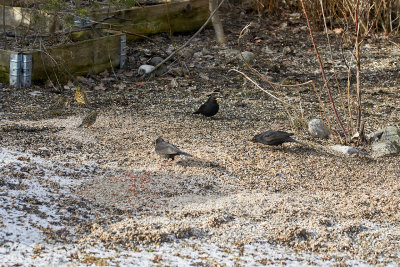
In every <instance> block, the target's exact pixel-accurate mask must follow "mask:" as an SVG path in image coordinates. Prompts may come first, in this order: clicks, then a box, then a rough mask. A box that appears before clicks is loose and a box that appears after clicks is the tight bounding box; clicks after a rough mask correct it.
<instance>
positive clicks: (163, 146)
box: [155, 137, 193, 160]
mask: <svg viewBox="0 0 400 267" xmlns="http://www.w3.org/2000/svg"><path fill="white" fill-rule="evenodd" d="M155 150H156V153H157V154H158V155H159V156H160V157H162V158H165V159H172V160H174V158H175V156H178V155H184V156H188V157H193V156H192V155H190V154H188V153H186V152H183V151H182V150H180V149H179V148H177V147H176V146H174V145H173V144H170V143H168V142H167V141H164V140H163V139H162V138H161V137H158V138H157V139H156V148H155Z"/></svg>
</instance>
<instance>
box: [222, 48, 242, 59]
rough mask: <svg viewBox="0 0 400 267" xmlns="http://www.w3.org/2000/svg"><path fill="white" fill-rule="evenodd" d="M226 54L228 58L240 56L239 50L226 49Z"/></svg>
mask: <svg viewBox="0 0 400 267" xmlns="http://www.w3.org/2000/svg"><path fill="white" fill-rule="evenodd" d="M224 54H225V57H226V58H234V57H237V56H239V54H240V52H239V50H237V49H226V50H225V51H224Z"/></svg>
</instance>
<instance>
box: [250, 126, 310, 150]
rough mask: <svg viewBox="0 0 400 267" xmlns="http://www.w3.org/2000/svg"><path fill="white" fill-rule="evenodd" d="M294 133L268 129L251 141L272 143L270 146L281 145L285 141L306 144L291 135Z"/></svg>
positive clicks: (265, 143)
mask: <svg viewBox="0 0 400 267" xmlns="http://www.w3.org/2000/svg"><path fill="white" fill-rule="evenodd" d="M292 135H293V134H292V133H287V132H284V131H274V130H268V131H266V132H263V133H260V134H257V135H256V136H254V137H253V139H251V141H253V142H255V143H261V144H264V145H270V146H279V145H282V144H283V143H288V142H293V143H298V144H301V145H305V144H303V143H301V142H299V141H297V140H295V139H293V138H292V137H291V136H292Z"/></svg>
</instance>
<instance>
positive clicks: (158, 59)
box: [150, 57, 164, 66]
mask: <svg viewBox="0 0 400 267" xmlns="http://www.w3.org/2000/svg"><path fill="white" fill-rule="evenodd" d="M163 60H164V59H163V58H162V57H153V58H151V59H150V65H153V66H157V65H158V64H160V63H161V62H162V61H163Z"/></svg>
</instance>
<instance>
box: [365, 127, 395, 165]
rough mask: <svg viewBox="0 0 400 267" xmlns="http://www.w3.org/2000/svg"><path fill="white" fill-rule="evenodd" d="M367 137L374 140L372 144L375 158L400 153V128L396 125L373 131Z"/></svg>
mask: <svg viewBox="0 0 400 267" xmlns="http://www.w3.org/2000/svg"><path fill="white" fill-rule="evenodd" d="M367 138H369V140H370V141H372V142H374V143H372V145H371V150H372V153H371V155H372V157H373V158H379V157H384V156H394V155H399V154H400V130H399V129H397V128H396V127H394V126H388V127H386V128H384V129H382V130H379V131H376V132H373V133H371V134H369V135H368V136H367Z"/></svg>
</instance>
